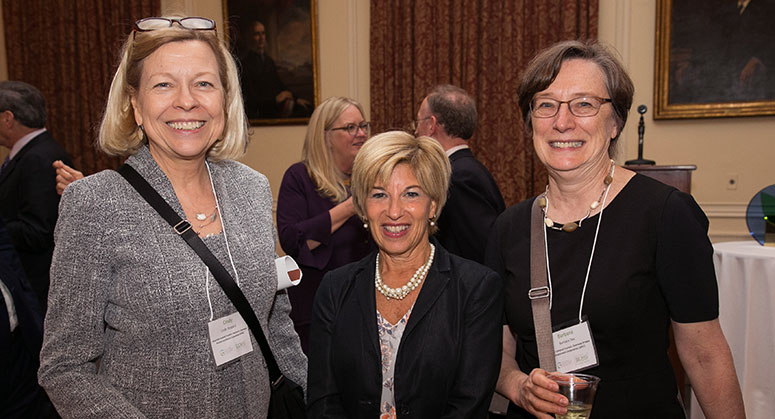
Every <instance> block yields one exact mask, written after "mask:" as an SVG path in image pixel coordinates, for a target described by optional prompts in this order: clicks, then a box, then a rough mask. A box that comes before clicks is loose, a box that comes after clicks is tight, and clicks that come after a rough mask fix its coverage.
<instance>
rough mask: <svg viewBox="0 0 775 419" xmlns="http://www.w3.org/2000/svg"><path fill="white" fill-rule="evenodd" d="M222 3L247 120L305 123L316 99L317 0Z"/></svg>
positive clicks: (268, 123)
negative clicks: (238, 73)
mask: <svg viewBox="0 0 775 419" xmlns="http://www.w3.org/2000/svg"><path fill="white" fill-rule="evenodd" d="M222 4H223V16H224V26H225V28H224V33H225V37H226V40H227V42H228V43H229V46H230V48H231V51H232V53H233V54H234V57H235V59H236V60H237V65H238V67H239V71H240V84H241V86H242V92H243V100H244V102H245V112H246V113H247V115H248V119H249V120H250V124H251V125H304V124H307V123H308V122H309V117H310V115H311V114H312V111H313V110H314V108H315V106H317V105H318V103H320V102H319V96H320V93H319V92H320V82H319V76H318V68H319V67H318V46H317V42H318V41H317V38H318V34H317V20H318V18H317V0H222ZM262 34H263V35H262ZM262 37H263V40H261V38H262Z"/></svg>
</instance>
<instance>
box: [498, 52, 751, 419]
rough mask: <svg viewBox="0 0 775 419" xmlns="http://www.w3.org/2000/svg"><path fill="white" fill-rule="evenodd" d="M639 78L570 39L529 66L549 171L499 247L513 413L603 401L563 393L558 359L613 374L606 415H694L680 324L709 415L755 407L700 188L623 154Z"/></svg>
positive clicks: (525, 107)
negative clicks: (617, 155)
mask: <svg viewBox="0 0 775 419" xmlns="http://www.w3.org/2000/svg"><path fill="white" fill-rule="evenodd" d="M633 92H634V86H633V83H632V80H630V77H629V76H628V75H627V72H626V71H625V69H624V67H623V66H622V64H621V63H620V62H619V61H618V60H617V59H616V58H615V57H614V55H613V54H612V53H611V52H609V51H608V50H607V49H606V48H605V47H603V46H601V45H600V44H597V43H582V42H578V41H566V42H561V43H558V44H556V45H553V46H551V47H549V48H547V49H545V50H544V51H542V52H540V53H539V54H538V55H537V56H536V57H535V58H533V60H532V61H531V62H530V63H529V64H528V66H527V68H526V69H525V71H524V72H523V73H522V76H521V79H520V83H519V87H518V90H517V93H518V95H519V107H520V110H521V112H522V116H523V118H524V121H525V126H526V127H527V130H528V133H529V135H531V136H532V140H533V147H534V148H535V151H536V155H537V156H538V159H539V160H541V163H543V164H544V166H545V167H546V171H547V173H548V180H547V186H546V191H545V192H544V193H542V194H541V195H539V196H537V197H534V198H531V199H528V200H526V201H523V202H521V203H519V204H517V205H515V206H513V207H511V208H509V209H507V210H506V211H505V212H504V213H503V214H501V215H500V216H499V217H498V220H497V221H496V224H495V227H494V228H493V230H492V233H491V238H490V243H489V246H488V251H487V264H488V265H489V266H490V267H492V268H493V269H495V271H497V272H498V273H500V274H501V277H502V278H503V280H504V293H505V299H506V310H505V314H506V322H507V325H506V326H505V327H504V328H503V356H502V364H501V372H500V377H499V379H498V386H497V391H498V392H499V393H501V394H503V395H504V396H506V397H507V398H508V399H509V400H511V402H512V403H511V405H510V406H509V411H508V417H509V418H532V417H537V418H540V419H549V418H552V417H553V416H555V415H556V416H558V417H559V415H565V414H566V412H567V413H568V414H569V416H571V413H572V410H571V409H574V410H576V409H579V408H581V409H589V406H588V405H587V406H584V405H582V406H570V405H569V404H568V399H567V398H566V397H564V396H562V395H560V394H559V393H558V390H559V386H558V384H557V383H556V382H554V381H552V380H551V379H550V378H548V377H547V370H551V371H554V370H555V369H557V370H560V371H561V372H577V371H578V372H584V373H585V374H591V375H594V376H597V377H599V378H600V384H599V386H598V388H597V392H596V394H595V400H594V404H593V405H592V406H591V417H593V418H595V419H605V418H643V419H653V418H661V419H667V418H683V417H684V411H683V408H682V406H681V404H680V400H679V397H678V388H677V386H676V380H675V376H674V373H673V369H672V367H671V364H670V360H669V358H668V352H667V349H668V327H669V326H670V325H672V328H673V332H674V336H675V343H676V348H677V351H678V355H679V357H680V359H681V362H682V364H683V366H684V368H685V369H686V372H687V374H688V377H689V381H690V382H691V385H692V387H693V388H694V390H695V394H696V395H697V398H698V400H699V401H700V404H701V405H702V408H703V411H704V412H705V415H706V416H707V417H708V418H711V417H712V418H741V417H744V416H745V413H744V411H743V405H742V397H741V395H740V387H739V386H738V383H737V377H736V375H735V368H734V365H733V363H732V356H731V354H730V351H729V347H728V346H727V342H726V340H725V338H724V335H723V333H722V331H721V327H720V326H719V321H718V288H717V285H716V277H715V274H714V271H713V259H712V255H713V248H712V246H711V244H710V240H708V236H707V233H708V219H707V218H706V217H705V214H703V212H702V210H701V209H700V207H699V206H698V205H697V203H696V202H695V201H694V199H693V198H692V197H691V195H688V194H686V193H683V192H680V191H678V190H676V189H675V188H673V187H670V186H667V185H664V184H662V183H660V182H658V181H656V180H653V179H651V178H648V177H646V176H643V175H639V174H636V173H634V172H632V171H630V170H628V169H626V168H624V167H620V166H617V165H616V164H615V163H614V161H613V160H612V157H613V154H614V150H615V148H616V144H617V143H618V141H617V139H618V138H619V135H620V134H621V132H622V129H623V128H624V124H625V122H626V120H627V114H628V112H629V110H630V106H631V105H632V98H633ZM531 265H532V266H531ZM544 267H545V270H544V271H543V272H540V269H541V268H544ZM534 269H535V272H534V271H533V270H534ZM531 276H535V277H536V278H537V279H538V281H536V283H531V282H532V280H531ZM539 281H540V282H539ZM541 282H543V284H542V283H541ZM544 284H546V285H544ZM542 305H543V310H541V308H542V307H541V306H542ZM534 310H535V311H534ZM542 313H545V316H542ZM542 317H543V318H544V319H547V321H546V322H545V324H543V325H542V324H541V323H542V322H541V318H542ZM534 318H535V322H536V323H537V324H538V325H537V326H534ZM542 332H544V333H542ZM537 335H545V336H546V337H547V340H548V342H547V344H546V345H541V346H540V347H538V346H539V345H538V344H537V343H536V342H538V341H541V342H543V341H542V340H541V336H537ZM552 341H553V342H554V345H553V344H552ZM544 348H547V349H548V353H547V354H546V356H543V355H544V352H543V350H542V349H544ZM552 350H553V351H552ZM552 352H554V354H556V358H555V359H552V356H551V355H552ZM539 358H540V359H539ZM552 361H554V362H552ZM540 365H543V366H542V367H541V366H540ZM576 414H577V415H578V414H579V413H578V410H577V413H576ZM587 414H588V411H587ZM584 417H586V416H584Z"/></svg>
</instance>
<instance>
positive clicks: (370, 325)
mask: <svg viewBox="0 0 775 419" xmlns="http://www.w3.org/2000/svg"><path fill="white" fill-rule="evenodd" d="M376 255H377V254H376V253H372V255H371V257H369V258H367V259H364V260H363V261H362V262H361V263H360V266H358V271H357V272H356V274H355V280H354V283H353V297H354V298H355V299H356V300H357V301H358V305H359V306H360V307H361V313H362V315H363V319H364V326H365V329H366V330H364V332H365V333H366V335H365V336H366V338H367V339H368V340H369V341H370V342H371V345H370V348H371V349H372V350H374V351H375V352H376V353H377V354H378V356H381V355H379V354H381V352H380V350H379V332H378V331H377V301H376V300H375V298H376V297H375V295H374V293H375V292H376V291H375V289H374V265H375V263H376ZM369 319H371V320H369Z"/></svg>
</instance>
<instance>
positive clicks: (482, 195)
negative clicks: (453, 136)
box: [436, 148, 506, 263]
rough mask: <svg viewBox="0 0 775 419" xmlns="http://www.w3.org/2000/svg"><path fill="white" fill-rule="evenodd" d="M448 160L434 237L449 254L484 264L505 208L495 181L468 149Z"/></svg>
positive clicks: (458, 152) (459, 151) (456, 153)
mask: <svg viewBox="0 0 775 419" xmlns="http://www.w3.org/2000/svg"><path fill="white" fill-rule="evenodd" d="M449 161H450V163H451V165H452V179H451V180H450V182H449V194H448V195H447V203H446V204H444V209H443V210H442V211H441V215H440V216H439V220H438V225H439V231H438V232H437V233H436V238H438V240H439V242H440V243H441V244H442V245H443V246H444V247H445V248H446V249H447V250H448V251H449V252H450V253H453V254H456V255H458V256H462V257H464V258H466V259H471V260H473V261H476V262H479V263H484V249H486V248H487V239H488V237H489V234H490V229H491V228H492V226H493V225H494V224H495V219H496V218H497V217H498V215H499V214H500V213H502V212H503V210H504V209H506V205H505V203H504V202H503V197H502V196H501V192H500V190H499V189H498V185H497V184H496V183H495V179H493V178H492V175H491V174H490V172H489V171H488V170H487V168H486V167H484V165H483V164H482V163H481V162H480V161H479V160H477V159H476V158H475V157H474V155H473V153H471V150H470V149H467V148H464V149H462V150H458V151H456V152H454V153H452V155H451V156H449Z"/></svg>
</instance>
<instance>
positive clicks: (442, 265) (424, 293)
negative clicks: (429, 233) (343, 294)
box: [372, 240, 450, 339]
mask: <svg viewBox="0 0 775 419" xmlns="http://www.w3.org/2000/svg"><path fill="white" fill-rule="evenodd" d="M432 242H433V244H434V245H435V246H436V256H435V257H434V259H435V260H434V261H433V264H432V265H431V269H430V270H429V271H428V276H427V277H426V278H425V283H424V284H423V285H422V288H421V289H420V295H419V296H417V301H415V303H414V308H413V309H412V315H411V316H409V322H408V323H407V324H406V330H405V331H404V337H403V338H402V339H405V338H406V336H408V335H409V334H410V333H412V330H414V328H415V327H416V326H417V324H418V323H419V322H420V321H421V320H422V319H423V317H425V315H426V314H428V312H429V311H430V309H431V307H433V304H435V303H436V300H438V298H439V296H440V295H441V293H442V292H443V291H444V289H445V288H446V287H447V285H448V284H449V269H450V268H449V253H447V251H446V250H444V249H443V248H442V247H441V246H439V244H438V242H436V241H435V240H432ZM372 282H373V281H372Z"/></svg>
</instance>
